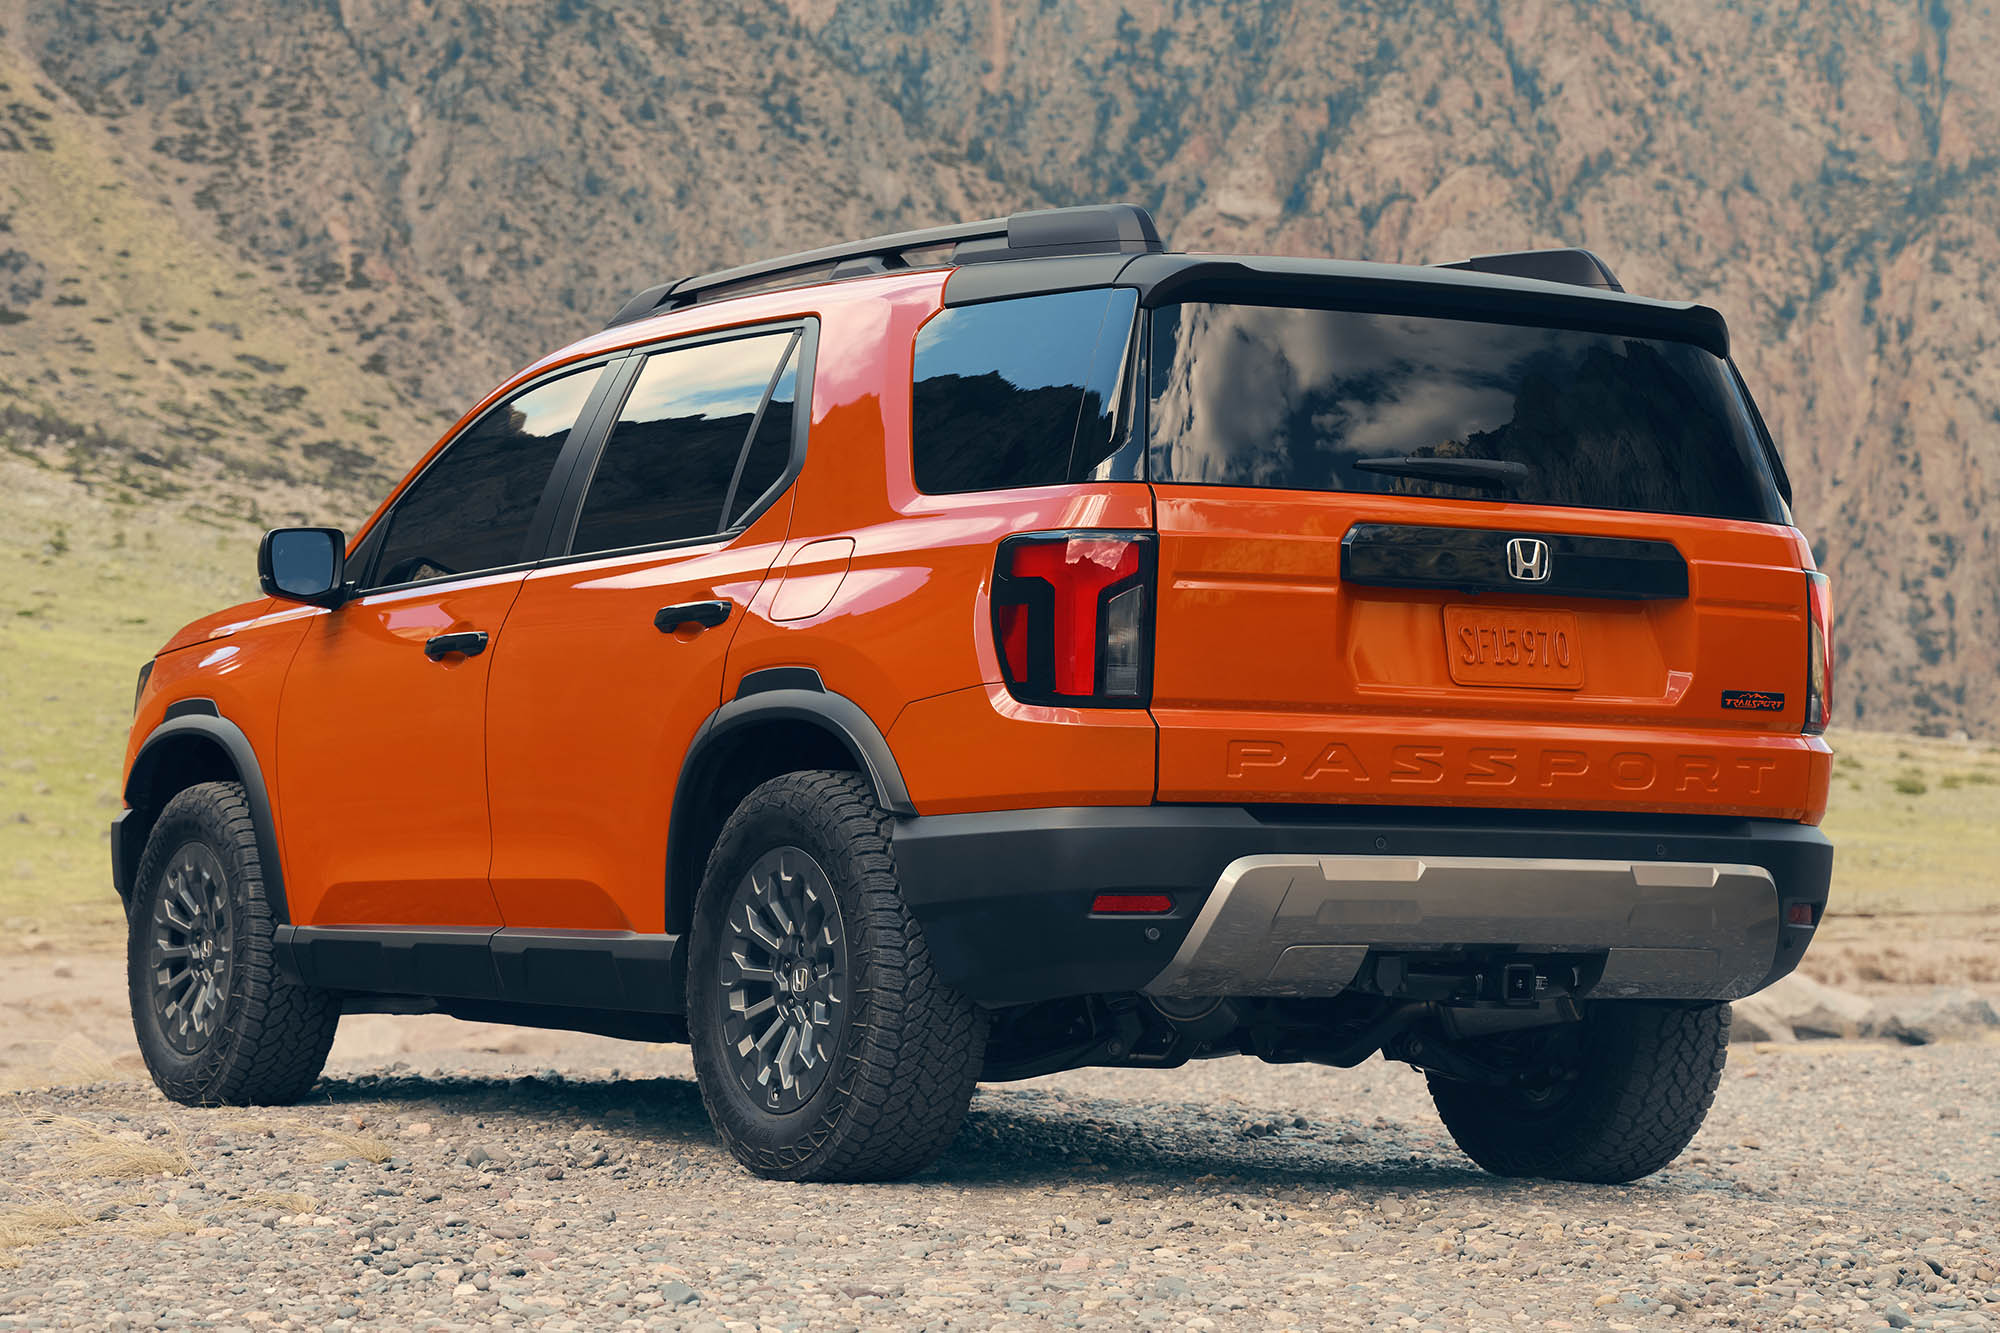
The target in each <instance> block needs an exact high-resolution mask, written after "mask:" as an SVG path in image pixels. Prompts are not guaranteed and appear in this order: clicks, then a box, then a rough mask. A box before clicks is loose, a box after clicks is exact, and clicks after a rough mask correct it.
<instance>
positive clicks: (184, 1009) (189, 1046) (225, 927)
mask: <svg viewBox="0 0 2000 1333" xmlns="http://www.w3.org/2000/svg"><path fill="white" fill-rule="evenodd" d="M148 937H149V942H148V945H147V951H146V966H147V971H148V972H149V973H150V974H151V976H152V983H153V984H152V1001H153V1013H154V1015H155V1017H156V1018H157V1019H158V1020H159V1024H160V1032H161V1034H162V1035H163V1036H165V1037H166V1039H167V1041H168V1043H169V1044H171V1045H172V1046H173V1048H174V1049H175V1050H177V1051H179V1052H181V1054H183V1055H195V1054H197V1053H199V1052H200V1051H201V1050H202V1049H203V1048H204V1047H206V1046H207V1045H208V1044H209V1042H210V1041H211V1040H213V1039H214V1037H215V1034H216V1031H217V1029H218V1028H219V1027H220V1026H221V1023H222V1017H223V1012H224V1002H225V1001H226V1000H227V999H228V997H229V994H230V983H231V981H232V980H233V973H234V970H235V965H236V964H235V959H236V913H235V909H234V907H233V906H232V905H231V903H230V894H229V885H228V881H227V878H226V876H225V875H224V873H223V869H222V862H221V861H219V860H217V859H216V855H215V853H214V852H213V851H211V850H210V849H209V848H208V846H207V845H206V844H205V843H200V842H188V843H184V844H182V845H181V847H180V848H179V850H177V851H175V852H174V854H173V855H172V856H171V857H169V858H168V859H167V867H166V870H165V871H164V872H163V873H162V875H161V884H160V889H159V892H158V893H157V894H155V895H154V898H153V917H152V923H151V930H150V931H149V932H148Z"/></svg>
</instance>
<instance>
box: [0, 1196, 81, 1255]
mask: <svg viewBox="0 0 2000 1333" xmlns="http://www.w3.org/2000/svg"><path fill="white" fill-rule="evenodd" d="M89 1224H90V1219H89V1218H88V1217H86V1216H84V1215H83V1214H82V1213H80V1212H78V1211H77V1210H76V1209H75V1208H74V1207H72V1206H71V1205H69V1204H68V1203H66V1202H64V1201H63V1200H61V1199H54V1198H44V1199H36V1200H33V1201H31V1202H28V1203H18V1204H6V1205H0V1268H19V1267H20V1266H21V1261H20V1260H19V1259H17V1258H15V1257H13V1255H12V1254H11V1253H8V1252H9V1251H12V1250H18V1249H20V1248H21V1247H22V1246H25V1245H39V1244H41V1243H42V1242H43V1241H45V1240H53V1239H55V1238H56V1237H57V1236H60V1235H61V1234H62V1233H63V1232H65V1231H74V1230H75V1229H76V1228H78V1227H82V1226H88V1225H89Z"/></svg>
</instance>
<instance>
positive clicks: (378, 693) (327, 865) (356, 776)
mask: <svg viewBox="0 0 2000 1333" xmlns="http://www.w3.org/2000/svg"><path fill="white" fill-rule="evenodd" d="M521 578H522V575H521V573H520V572H519V571H514V572H511V573H504V574H497V575H493V576H491V577H489V578H485V579H474V580H470V581H467V582H464V583H455V584H452V585H450V586H448V587H441V586H436V585H432V586H429V587H422V588H410V589H405V590H403V591H400V592H384V593H377V594H374V595H372V596H368V597H363V598H361V599H359V600H357V601H353V602H349V603H347V604H346V605H345V606H342V607H340V608H338V609H336V610H334V611H331V612H328V613H327V614H325V615H322V616H317V617H315V618H314V620H313V623H312V625H311V626H310V627H309V628H308V629H307V631H306V635H305V638H304V640H303V641H302V642H301V643H300V645H299V650H298V654H297V656H296V657H294V658H293V660H292V667H291V671H290V672H289V673H288V674H287V675H286V677H285V689H284V696H283V699H282V701H281V703H280V705H279V712H278V770H279V780H278V784H277V803H278V808H279V810H280V812H281V814H280V820H279V823H280V826H281V827H282V828H283V829H284V834H285V862H286V890H287V892H288V894H289V896H290V900H291V909H292V915H293V920H294V921H295V922H297V923H298V924H300V925H381V924H394V925H428V926H498V925H499V924H500V912H499V908H498V907H497V906H496V904H495V903H494V899H493V893H492V890H491V889H490V888H489V887H488V885H487V865H488V861H489V859H490V854H491V845H492V840H491V836H490V832H489V828H488V823H487V810H486V747H485V728H486V690H487V677H488V674H489V672H490V671H491V669H492V662H493V650H494V646H495V645H497V642H498V636H499V632H500V627H501V624H502V622H504V621H505V620H506V618H507V612H508V608H509V607H510V606H512V605H513V602H514V599H515V597H516V595H517V594H518V593H519V592H520V589H521ZM473 631H484V632H485V633H486V634H487V635H488V636H489V640H488V648H487V650H486V651H484V652H482V653H480V654H478V655H476V656H468V655H466V654H464V653H453V654H449V655H447V656H445V657H443V658H441V659H440V660H436V661H433V660H432V659H431V658H430V657H428V656H426V654H425V651H424V649H425V644H426V643H428V642H429V641H430V640H431V639H433V638H436V637H437V636H440V635H444V634H459V633H470V632H473Z"/></svg>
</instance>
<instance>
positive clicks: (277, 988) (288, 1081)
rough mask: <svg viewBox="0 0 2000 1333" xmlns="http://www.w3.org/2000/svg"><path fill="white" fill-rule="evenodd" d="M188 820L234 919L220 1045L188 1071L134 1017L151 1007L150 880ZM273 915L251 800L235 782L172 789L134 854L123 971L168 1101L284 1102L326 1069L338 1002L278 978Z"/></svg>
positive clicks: (151, 1066)
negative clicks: (147, 984) (226, 885)
mask: <svg viewBox="0 0 2000 1333" xmlns="http://www.w3.org/2000/svg"><path fill="white" fill-rule="evenodd" d="M188 823H193V824H195V825H196V826H198V827H201V828H202V831H203V833H204V834H205V835H206V840H207V841H209V843H210V846H211V850H213V851H214V852H215V853H216V856H217V859H218V860H220V861H221V862H222V864H223V869H224V870H225V872H226V873H227V874H228V877H229V879H230V889H231V892H232V893H233V895H234V898H235V903H234V907H235V911H236V920H237V929H236V944H235V947H236V958H235V960H234V963H233V972H234V977H235V984H234V986H233V987H232V993H231V995H230V997H229V1002H228V1005H229V1007H228V1011H227V1013H226V1015H225V1018H224V1026H223V1030H222V1031H221V1032H220V1033H219V1034H218V1038H219V1040H220V1044H219V1045H218V1044H216V1043H211V1045H210V1046H209V1048H207V1049H206V1050H204V1051H203V1052H201V1053H200V1055H199V1056H198V1057H197V1058H196V1059H195V1060H194V1061H192V1062H189V1063H190V1064H191V1067H189V1068H177V1067H176V1066H177V1064H180V1063H182V1062H180V1061H170V1060H168V1059H167V1058H165V1053H164V1052H162V1051H160V1050H159V1049H157V1047H156V1045H155V1040H156V1039H155V1038H154V1037H153V1035H152V1034H151V1033H150V1032H149V1031H148V1028H147V1024H146V1023H145V1022H144V1021H143V1020H142V1017H141V1014H140V1006H141V1005H142V1004H150V1002H151V1001H150V998H149V996H147V995H146V994H145V993H144V989H143V986H142V978H141V969H142V967H143V962H142V960H143V958H144V952H143V949H144V942H145V940H144V936H145V932H146V930H147V928H148V926H149V924H150V922H151V919H152V916H151V911H150V898H149V897H148V896H147V895H150V893H151V892H152V888H151V886H152V885H154V884H155V883H156V882H157V881H158V879H159V876H160V873H161V870H162V869H163V867H162V865H161V862H162V861H164V860H165V859H166V858H167V857H168V856H170V855H172V853H173V852H174V851H176V850H177V849H178V847H179V846H180V845H181V844H180V842H179V841H177V840H176V838H175V836H173V834H172V830H174V829H176V828H179V827H182V826H183V825H186V824H188ZM278 924H279V923H278V921H277V919H276V914H275V913H273V912H272V910H271V903H270V898H269V896H268V895H267V894H266V893H265V891H264V873H263V864H262V862H261V861H260V859H259V856H258V850H257V826H256V822H255V819H254V817H253V816H252V815H251V813H250V801H249V797H248V796H247V794H246V793H245V792H244V789H243V785H242V784H241V783H237V782H204V783H200V784H198V785H196V786H192V787H188V788H186V789H185V790H183V791H181V792H179V793H177V794H176V795H175V796H174V797H173V798H172V799H171V800H169V801H168V802H167V804H166V807H165V808H164V809H162V810H161V812H160V817H159V820H158V821H157V822H156V823H155V824H154V826H153V834H152V836H151V837H150V838H149V839H148V840H147V843H146V850H145V852H144V854H143V855H142V856H141V857H140V861H139V873H138V877H137V879H136V881H135V887H134V892H133V907H132V919H131V931H130V940H129V944H128V947H129V949H130V954H129V956H128V974H129V983H130V989H131V992H132V1017H133V1027H134V1030H135V1032H136V1033H137V1034H138V1038H139V1050H140V1053H141V1054H142V1055H143V1056H144V1057H145V1060H146V1066H147V1068H148V1070H149V1071H151V1073H152V1075H153V1081H154V1082H155V1083H156V1084H157V1085H158V1086H159V1089H160V1091H161V1092H163V1093H165V1094H166V1095H167V1096H168V1097H170V1098H172V1099H173V1100H174V1101H177V1102H181V1103H183V1104H185V1105H190V1106H254V1105H283V1104H288V1103H291V1102H296V1101H298V1100H299V1099H300V1098H301V1097H303V1096H305V1094H306V1092H307V1091H308V1090H309V1089H311V1087H312V1085H313V1084H314V1082H316V1081H317V1080H318V1078H319V1075H320V1071H321V1069H323V1068H324V1067H325V1065H326V1055H327V1051H328V1050H329V1049H330V1048H331V1047H332V1045H333V1036H334V1031H335V1029H336V1027H337V1026H338V1025H339V1022H340V1006H339V1004H338V1003H337V1002H335V1001H334V999H333V998H332V997H331V996H329V995H327V994H325V993H324V992H321V991H317V990H313V989H311V988H309V987H307V986H304V985H301V984H300V983H298V982H296V981H293V980H291V979H290V978H288V977H286V976H285V975H284V973H283V971H282V970H281V969H280V968H279V967H278V963H277V956H276V947H275V930H276V927H277V926H278Z"/></svg>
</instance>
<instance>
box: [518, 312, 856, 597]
mask: <svg viewBox="0 0 2000 1333" xmlns="http://www.w3.org/2000/svg"><path fill="white" fill-rule="evenodd" d="M787 331H790V332H791V333H792V334H793V335H794V337H793V340H792V342H791V343H790V344H789V345H788V351H789V353H790V355H791V357H792V358H793V361H794V364H795V366H796V370H797V374H796V378H795V380H794V383H795V384H796V386H797V388H796V390H795V392H794V395H793V399H792V452H791V457H790V458H788V459H787V460H786V463H785V470H784V471H783V472H782V473H780V474H779V476H778V479H777V480H776V481H774V482H772V483H771V484H770V485H769V486H768V487H766V488H765V490H764V493H763V494H762V495H760V496H758V497H757V499H756V501H755V502H754V503H752V504H751V505H749V506H748V507H747V508H745V509H744V510H743V513H742V517H741V518H740V519H738V521H737V522H735V523H732V524H730V525H729V526H728V527H726V528H724V529H722V530H721V531H719V532H711V533H708V534H705V535H703V536H699V537H679V538H675V539H674V540H672V541H663V542H645V543H641V544H639V545H636V546H619V547H613V548H611V549H609V550H603V551H573V550H571V549H570V548H571V547H572V546H574V545H575V543H576V528H577V523H578V521H579V520H580V519H581V518H582V517H583V499H584V495H585V493H586V492H587V491H588V490H589V489H590V482H591V478H592V477H594V476H595V475H596V472H597V464H598V461H599V460H600V459H602V458H603V456H604V448H605V446H606V445H607V444H608V443H609V442H610V439H611V431H612V428H613V427H614V426H615V425H616V424H617V421H618V416H619V414H620V413H621V412H623V411H624V410H625V400H626V398H627V397H629V396H630V394H631V391H632V386H633V384H634V383H636V382H637V381H638V378H639V371H640V369H641V367H643V366H644V365H645V362H646V358H647V357H649V356H653V355H655V354H656V353H660V352H668V351H678V350H679V349H681V348H683V347H699V346H703V345H705V344H708V343H719V342H732V341H734V340H736V339H738V338H758V337H768V336H769V335H771V334H774V333H784V332H787ZM818 352H819V320H818V318H817V317H816V316H811V315H802V316H794V317H792V318H790V319H778V320H771V321H769V322H767V323H763V324H744V325H738V326H736V327H734V328H728V329H717V330H714V331H712V332H708V333H697V334H689V335H685V336H682V337H678V338H663V339H661V340H659V341H657V342H650V343H643V344H641V345H639V346H636V347H628V348H626V349H624V355H626V356H628V357H629V358H630V360H629V363H628V364H627V365H625V366H622V367H620V372H621V374H620V376H619V382H618V383H617V384H616V386H615V387H614V389H613V392H612V393H611V394H609V395H608V396H607V401H606V403H605V405H604V407H603V408H602V409H601V410H600V411H599V413H598V419H597V420H596V421H595V422H593V423H592V424H593V430H592V433H591V434H592V438H591V439H590V440H589V441H588V442H587V445H586V448H585V450H584V451H583V452H580V453H579V455H578V457H577V459H576V461H575V463H574V465H573V466H572V467H571V469H570V471H569V473H568V475H567V477H566V479H565V482H564V485H563V492H562V496H561V498H560V499H559V500H558V501H557V502H556V506H555V511H554V522H553V523H552V525H551V527H550V529H549V534H548V542H547V545H546V547H545V548H544V553H543V556H542V558H541V559H540V560H537V561H535V562H533V563H534V565H535V567H537V568H549V567H554V566H561V565H572V564H579V563H581V562H583V561H586V560H610V559H615V558H617V557H620V556H631V555H643V554H646V553H648V552H651V551H671V550H677V549H679V548H682V547H688V546H706V545H710V544H714V543H718V542H719V543H724V544H726V543H728V542H731V541H734V540H735V539H736V538H737V537H740V536H742V535H743V533H744V532H745V531H746V530H747V529H748V528H749V527H750V525H751V524H753V523H755V522H756V521H757V520H758V519H759V518H761V517H763V515H764V511H766V510H767V509H769V508H770V507H771V506H772V505H773V504H775V503H777V501H778V499H779V497H780V496H782V495H784V493H785V492H786V491H788V490H790V489H791V486H792V483H793V482H794V481H797V480H798V476H799V473H800V471H802V470H803V469H804V467H805V462H806V444H807V436H808V434H809V430H810V426H811V422H812V377H813V368H814V365H815V361H816V358H817V356H818ZM784 365H785V363H784V362H783V361H780V362H779V363H778V366H777V368H776V369H775V370H773V371H772V373H771V378H770V379H769V380H767V381H766V382H765V385H764V396H763V398H762V399H760V400H759V402H758V404H757V411H756V414H755V417H754V419H753V420H752V421H751V423H750V429H749V431H748V432H746V433H745V435H744V437H743V445H742V448H741V449H740V450H739V451H738V453H737V456H736V472H735V474H734V475H733V476H732V478H731V480H730V489H729V494H728V495H727V496H726V497H725V504H724V508H723V509H722V511H721V512H720V513H718V514H717V516H716V517H717V521H718V522H721V521H723V520H724V519H725V518H726V517H727V515H728V512H729V511H728V508H727V506H728V504H729V503H730V502H733V501H734V500H735V498H736V486H737V483H738V482H740V481H741V480H742V471H743V468H744V466H745V465H746V463H747V460H748V458H749V450H750V443H751V441H752V440H754V439H755V438H756V436H757V426H758V425H759V424H761V423H762V421H763V419H764V410H765V408H766V407H768V406H769V405H770V401H771V395H772V393H773V392H775V391H776V389H777V387H778V381H779V380H780V379H781V378H782V376H783V372H784Z"/></svg>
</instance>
